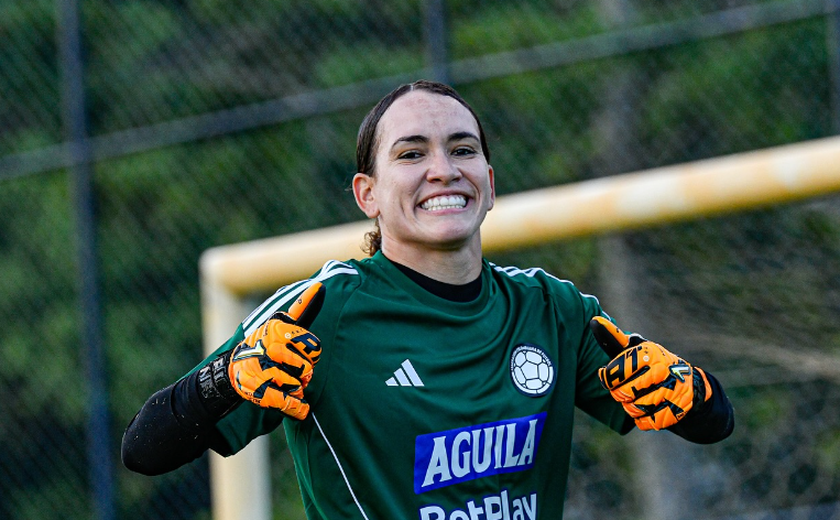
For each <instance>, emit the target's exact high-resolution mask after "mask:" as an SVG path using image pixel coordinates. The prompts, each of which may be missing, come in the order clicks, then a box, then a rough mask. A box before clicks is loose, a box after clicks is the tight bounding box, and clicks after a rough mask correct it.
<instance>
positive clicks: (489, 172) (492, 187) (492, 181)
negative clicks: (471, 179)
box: [487, 164, 496, 211]
mask: <svg viewBox="0 0 840 520" xmlns="http://www.w3.org/2000/svg"><path fill="white" fill-rule="evenodd" d="M487 175H489V176H490V205H489V206H488V207H487V211H490V210H491V209H493V206H494V205H495V204H496V177H495V175H494V173H493V167H492V166H490V165H489V164H488V165H487Z"/></svg>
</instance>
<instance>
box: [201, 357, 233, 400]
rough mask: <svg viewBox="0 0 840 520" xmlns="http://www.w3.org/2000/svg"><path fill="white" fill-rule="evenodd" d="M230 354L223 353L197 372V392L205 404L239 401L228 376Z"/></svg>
mask: <svg viewBox="0 0 840 520" xmlns="http://www.w3.org/2000/svg"><path fill="white" fill-rule="evenodd" d="M230 357H231V352H230V351H228V352H225V353H224V354H222V355H220V356H219V357H217V358H216V359H214V360H213V361H211V362H210V364H209V365H207V366H205V367H203V368H202V369H201V370H199V372H198V390H199V392H200V393H201V397H202V398H203V400H204V401H205V402H211V401H223V402H224V403H234V402H236V401H238V400H239V399H240V397H239V394H237V393H236V390H234V389H233V385H231V382H230V377H229V376H228V365H229V364H230Z"/></svg>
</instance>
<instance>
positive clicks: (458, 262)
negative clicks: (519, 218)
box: [353, 83, 495, 284]
mask: <svg viewBox="0 0 840 520" xmlns="http://www.w3.org/2000/svg"><path fill="white" fill-rule="evenodd" d="M416 85H417V86H416V87H415V88H414V89H413V90H404V91H403V94H402V95H401V96H399V97H394V98H393V99H392V100H391V105H390V107H389V108H388V109H387V110H386V111H385V112H384V113H383V114H382V116H381V118H380V120H379V123H378V125H377V126H376V127H375V129H374V132H375V133H374V136H375V137H374V139H371V140H367V142H368V143H371V148H372V150H371V151H369V152H368V154H369V155H370V156H372V157H374V163H373V164H374V167H373V169H372V170H369V171H363V170H362V169H361V168H363V167H365V165H364V164H360V165H359V166H360V171H359V173H357V174H356V176H355V177H354V178H353V193H354V195H355V197H356V203H357V204H358V205H359V207H360V208H361V209H362V211H363V212H364V213H365V215H367V216H368V217H369V218H375V219H377V224H378V229H379V231H380V233H381V239H380V240H381V242H380V244H381V245H380V248H381V249H382V251H383V253H384V254H385V256H387V257H388V258H389V259H391V260H392V261H394V262H397V263H400V264H402V265H404V266H407V267H409V268H411V269H413V270H415V271H417V272H420V273H422V274H424V275H426V276H428V277H430V278H433V279H435V280H438V281H442V282H446V283H453V284H464V283H467V282H470V281H472V280H474V279H475V278H476V277H477V276H478V273H479V272H480V270H481V236H480V231H479V229H480V226H481V223H482V222H483V221H484V217H485V215H486V214H487V211H489V210H490V209H491V208H492V207H493V202H494V200H495V190H494V184H493V168H492V167H491V166H490V165H489V164H488V163H487V155H489V154H488V153H486V143H484V140H483V131H482V130H481V128H480V126H479V123H478V120H477V119H476V117H475V116H474V113H473V112H472V110H470V109H469V108H468V107H467V106H466V104H465V102H462V101H459V100H458V99H457V98H455V97H452V96H449V95H441V94H438V93H436V92H432V91H430V90H428V89H427V88H425V87H426V86H427V85H434V84H428V83H420V84H416ZM374 143H375V145H374Z"/></svg>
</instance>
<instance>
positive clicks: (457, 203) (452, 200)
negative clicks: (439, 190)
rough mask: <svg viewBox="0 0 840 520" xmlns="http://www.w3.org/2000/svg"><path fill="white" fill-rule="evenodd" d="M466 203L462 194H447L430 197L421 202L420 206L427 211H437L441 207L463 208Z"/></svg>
mask: <svg viewBox="0 0 840 520" xmlns="http://www.w3.org/2000/svg"><path fill="white" fill-rule="evenodd" d="M466 205H467V198H466V197H464V196H463V195H448V196H443V197H434V198H431V199H429V200H427V201H426V202H424V203H423V204H421V205H420V207H421V208H423V209H427V210H429V211H438V210H442V209H451V208H463V207H464V206H466Z"/></svg>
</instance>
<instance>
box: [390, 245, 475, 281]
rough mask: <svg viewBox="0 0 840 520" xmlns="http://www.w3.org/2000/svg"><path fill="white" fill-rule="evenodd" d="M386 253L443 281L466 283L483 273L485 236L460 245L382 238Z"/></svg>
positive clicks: (393, 258)
mask: <svg viewBox="0 0 840 520" xmlns="http://www.w3.org/2000/svg"><path fill="white" fill-rule="evenodd" d="M382 254H384V255H385V256H386V257H387V258H388V259H389V260H391V261H392V262H396V263H398V264H402V265H404V266H406V267H408V268H409V269H412V270H414V271H417V272H418V273H420V274H422V275H425V276H428V277H429V278H431V279H433V280H437V281H439V282H444V283H449V284H455V285H463V284H466V283H469V282H472V281H473V280H475V279H476V278H478V276H479V275H480V274H481V258H482V257H481V240H480V239H477V240H475V241H474V243H473V244H471V245H469V246H465V247H460V248H456V249H423V250H417V249H416V248H412V247H407V246H405V245H404V244H397V243H394V242H389V241H386V240H384V237H383V241H382Z"/></svg>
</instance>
